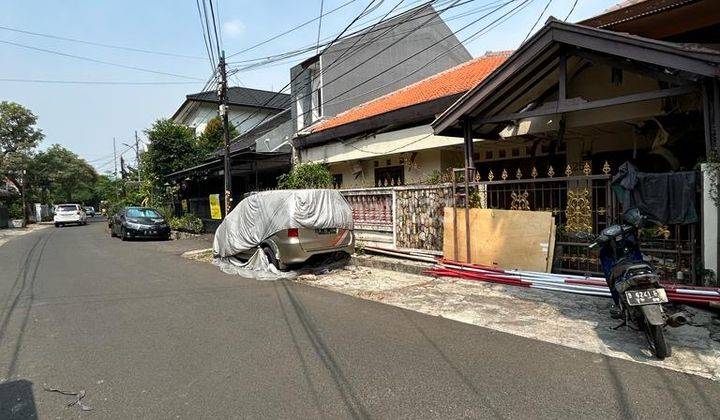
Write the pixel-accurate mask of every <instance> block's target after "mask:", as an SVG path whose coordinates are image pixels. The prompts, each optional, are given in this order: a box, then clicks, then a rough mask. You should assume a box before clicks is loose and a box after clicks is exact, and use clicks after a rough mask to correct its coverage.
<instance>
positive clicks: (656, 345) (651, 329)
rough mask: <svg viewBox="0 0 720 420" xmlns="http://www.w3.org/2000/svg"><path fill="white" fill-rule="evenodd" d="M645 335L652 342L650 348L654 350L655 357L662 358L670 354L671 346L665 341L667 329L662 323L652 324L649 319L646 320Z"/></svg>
mask: <svg viewBox="0 0 720 420" xmlns="http://www.w3.org/2000/svg"><path fill="white" fill-rule="evenodd" d="M645 337H646V338H647V340H648V343H649V344H650V350H652V352H653V354H654V355H655V357H657V358H658V359H660V360H663V359H665V358H666V357H668V356H670V346H669V345H668V344H667V342H666V341H665V331H664V330H663V326H662V325H650V323H649V322H647V320H646V321H645Z"/></svg>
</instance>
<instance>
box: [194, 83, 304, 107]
mask: <svg viewBox="0 0 720 420" xmlns="http://www.w3.org/2000/svg"><path fill="white" fill-rule="evenodd" d="M187 99H188V100H191V101H192V100H196V101H204V102H215V103H217V101H218V99H217V92H216V91H214V90H210V91H207V92H200V93H193V94H190V95H187ZM228 103H229V104H230V105H240V106H249V107H262V108H271V109H285V108H288V107H289V106H290V95H288V94H286V93H278V92H271V91H268V90H260V89H251V88H246V87H231V88H228Z"/></svg>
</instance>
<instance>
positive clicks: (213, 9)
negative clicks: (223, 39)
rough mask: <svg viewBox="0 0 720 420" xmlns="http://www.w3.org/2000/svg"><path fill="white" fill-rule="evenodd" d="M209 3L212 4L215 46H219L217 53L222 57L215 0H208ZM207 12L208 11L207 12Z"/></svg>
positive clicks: (211, 12) (211, 13)
mask: <svg viewBox="0 0 720 420" xmlns="http://www.w3.org/2000/svg"><path fill="white" fill-rule="evenodd" d="M204 4H205V0H203V5H204ZM208 5H209V6H210V15H211V18H212V24H213V32H214V33H215V46H216V47H217V54H218V58H220V55H221V54H220V49H221V47H220V36H219V35H218V29H217V21H216V19H215V8H214V7H213V0H208ZM205 13H207V11H206V12H205Z"/></svg>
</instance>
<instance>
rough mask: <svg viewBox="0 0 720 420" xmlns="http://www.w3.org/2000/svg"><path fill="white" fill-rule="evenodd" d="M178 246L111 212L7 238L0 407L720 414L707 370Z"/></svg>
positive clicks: (0, 271) (103, 411) (294, 413)
mask: <svg viewBox="0 0 720 420" xmlns="http://www.w3.org/2000/svg"><path fill="white" fill-rule="evenodd" d="M177 249H179V248H178V247H177V246H176V245H174V244H173V243H172V242H121V241H120V240H119V239H115V238H110V236H109V234H108V233H107V232H106V230H105V226H104V223H101V222H97V223H91V224H90V225H88V226H78V227H65V228H60V229H56V228H48V229H44V230H41V231H38V232H35V233H32V234H29V235H26V236H23V237H20V238H16V239H14V240H12V241H11V242H9V243H8V244H6V245H4V246H2V247H0V304H1V305H2V318H1V319H0V377H2V378H3V380H4V381H5V382H4V383H3V384H0V418H9V417H10V416H11V415H12V413H15V415H16V417H18V418H23V416H26V415H28V414H32V413H33V412H34V411H36V412H37V415H38V416H39V417H40V418H74V417H83V418H152V419H161V418H193V419H200V418H280V417H282V418H298V417H302V418H315V417H325V418H345V417H351V418H364V417H378V418H400V417H402V418H428V417H430V418H455V417H473V418H494V417H499V418H602V419H607V418H655V419H658V418H673V419H678V418H711V417H715V418H717V416H718V415H720V384H718V383H714V382H711V381H709V380H706V379H702V378H699V377H696V376H691V375H687V374H681V373H676V372H673V371H669V370H666V369H660V368H655V367H651V366H647V365H643V364H638V363H632V362H627V361H623V360H618V359H611V358H607V357H604V356H600V355H597V354H593V353H587V352H583V351H578V350H573V349H569V348H565V347H561V346H557V345H552V344H548V343H544V342H539V341H535V340H530V339H525V338H521V337H516V336H512V335H509V334H504V333H500V332H496V331H493V330H489V329H484V328H480V327H476V326H472V325H466V324H462V323H458V322H454V321H450V320H446V319H442V318H437V317H431V316H427V315H422V314H418V313H414V312H410V311H406V310H403V309H399V308H395V307H391V306H387V305H383V304H380V303H375V302H370V301H365V300H360V299H355V298H352V297H349V296H345V295H341V294H335V293H332V292H329V291H325V290H321V289H316V288H312V287H309V286H303V285H298V284H293V283H288V282H257V281H254V280H248V279H242V278H238V277H233V276H228V275H225V274H222V273H221V272H220V271H219V270H218V269H217V268H216V267H214V266H212V265H209V264H204V263H200V262H195V261H188V260H185V259H183V258H181V257H180V256H179V255H178V252H176V251H177ZM43 384H47V385H48V386H51V387H57V388H61V389H64V390H70V391H78V390H81V389H82V390H85V391H86V394H87V396H86V397H85V399H84V400H83V402H84V403H86V404H87V405H89V406H92V408H93V409H94V410H93V411H90V412H81V411H80V409H79V407H77V406H72V407H66V406H65V404H66V401H68V400H72V397H69V396H68V397H65V396H62V395H60V394H57V393H51V392H47V391H44V390H43Z"/></svg>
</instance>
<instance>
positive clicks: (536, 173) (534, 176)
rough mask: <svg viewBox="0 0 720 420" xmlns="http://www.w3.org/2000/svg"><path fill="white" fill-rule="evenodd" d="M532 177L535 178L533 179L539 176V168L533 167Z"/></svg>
mask: <svg viewBox="0 0 720 420" xmlns="http://www.w3.org/2000/svg"><path fill="white" fill-rule="evenodd" d="M530 176H531V177H533V179H535V178H537V176H538V171H537V168H536V167H534V166H533V167H532V171H531V172H530Z"/></svg>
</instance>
